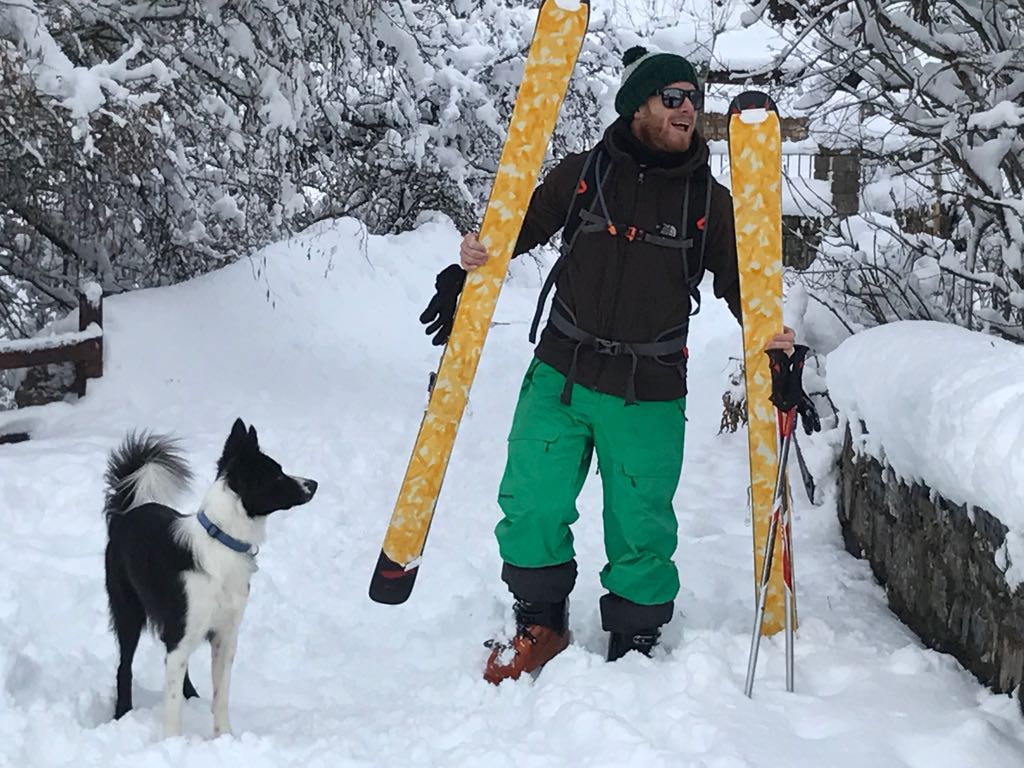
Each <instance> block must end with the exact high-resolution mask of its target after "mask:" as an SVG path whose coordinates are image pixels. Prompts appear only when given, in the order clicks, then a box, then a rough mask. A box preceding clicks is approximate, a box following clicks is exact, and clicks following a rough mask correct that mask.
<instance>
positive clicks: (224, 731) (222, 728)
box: [213, 723, 234, 739]
mask: <svg viewBox="0 0 1024 768" xmlns="http://www.w3.org/2000/svg"><path fill="white" fill-rule="evenodd" d="M233 735H234V734H233V733H232V732H231V724H230V723H225V724H224V725H216V724H215V725H214V726H213V738H215V739H219V738H220V737H221V736H233Z"/></svg>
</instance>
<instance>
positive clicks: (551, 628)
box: [484, 599, 571, 685]
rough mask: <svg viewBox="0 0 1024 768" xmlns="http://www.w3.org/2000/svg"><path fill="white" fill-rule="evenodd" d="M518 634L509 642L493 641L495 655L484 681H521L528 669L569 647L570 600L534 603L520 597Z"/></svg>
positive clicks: (491, 643) (539, 664)
mask: <svg viewBox="0 0 1024 768" xmlns="http://www.w3.org/2000/svg"><path fill="white" fill-rule="evenodd" d="M514 610H515V615H516V634H515V637H513V638H512V640H511V642H509V643H501V642H498V641H496V640H490V641H488V642H487V643H486V645H487V646H488V647H489V648H491V655H490V657H489V658H488V659H487V666H486V667H485V668H484V680H486V681H487V682H489V683H493V684H494V685H498V684H499V683H500V682H501V681H502V680H518V679H519V676H520V675H522V674H523V673H524V672H527V673H533V672H537V671H538V670H540V668H541V667H543V666H544V665H545V664H547V663H548V662H549V661H551V659H553V658H554V657H555V656H557V655H558V654H559V653H561V652H562V651H564V650H565V649H566V648H568V647H569V641H570V639H571V637H570V634H569V626H568V625H569V616H568V601H566V600H563V601H562V602H560V603H532V602H528V601H526V600H518V599H517V600H516V602H515V606H514Z"/></svg>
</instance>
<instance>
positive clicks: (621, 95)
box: [615, 45, 700, 120]
mask: <svg viewBox="0 0 1024 768" xmlns="http://www.w3.org/2000/svg"><path fill="white" fill-rule="evenodd" d="M622 63H623V65H624V66H625V69H624V70H623V71H622V85H621V86H619V92H618V93H617V94H615V111H616V112H618V113H619V114H620V115H622V116H623V117H625V118H626V119H627V120H631V119H632V118H633V114H634V113H635V112H636V111H637V110H638V109H639V108H640V105H641V104H643V103H644V102H645V101H647V99H648V98H650V97H651V96H653V95H654V94H655V93H657V92H658V89H659V88H664V87H665V86H666V85H668V84H669V83H677V82H688V83H693V84H694V86H697V87H699V86H700V83H698V82H697V70H696V69H694V68H693V64H691V63H690V62H688V61H687V60H686V59H684V58H683V57H682V56H677V55H676V54H674V53H648V51H647V49H646V48H644V47H643V46H640V45H634V46H633V47H632V48H630V49H629V50H628V51H626V53H625V54H623V56H622Z"/></svg>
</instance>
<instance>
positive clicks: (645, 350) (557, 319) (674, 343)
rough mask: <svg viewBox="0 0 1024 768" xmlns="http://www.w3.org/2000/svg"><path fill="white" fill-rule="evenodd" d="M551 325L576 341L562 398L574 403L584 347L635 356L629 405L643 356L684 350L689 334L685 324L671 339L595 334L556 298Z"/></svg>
mask: <svg viewBox="0 0 1024 768" xmlns="http://www.w3.org/2000/svg"><path fill="white" fill-rule="evenodd" d="M548 321H549V322H550V323H551V325H552V326H553V327H554V328H555V329H556V330H558V331H560V332H561V333H563V334H565V335H566V336H568V337H569V338H570V339H572V340H573V341H575V342H576V346H575V347H574V348H573V351H572V363H571V364H570V365H569V374H568V375H567V376H566V378H565V387H563V389H562V398H561V400H562V402H563V403H564V404H565V405H571V404H572V385H573V384H574V383H575V381H576V364H577V362H578V360H579V354H580V349H582V348H584V347H586V348H587V349H590V350H592V351H594V352H596V353H597V354H599V355H610V356H612V357H619V356H621V355H629V357H630V358H631V359H632V368H631V370H630V375H629V380H628V381H627V382H626V405H632V404H634V403H636V368H637V363H638V362H639V361H640V358H641V357H661V356H662V355H671V354H676V353H679V352H682V351H683V347H682V345H681V342H682V341H683V339H685V338H686V329H685V327H680V328H678V329H672V330H673V331H678V333H677V334H676V335H674V336H673V337H671V338H668V339H660V340H658V341H649V342H634V341H615V340H614V339H605V338H602V337H600V336H595V335H594V334H592V333H588V332H587V331H584V330H583V329H582V328H580V327H579V326H577V325H576V324H575V323H574V322H573V321H572V319H571V318H570V317H569V316H568V315H567V314H566V312H565V310H564V309H562V307H561V306H560V304H559V303H558V302H557V301H556V302H555V303H554V304H553V305H552V307H551V314H550V316H549V317H548Z"/></svg>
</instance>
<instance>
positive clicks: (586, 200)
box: [562, 141, 611, 253]
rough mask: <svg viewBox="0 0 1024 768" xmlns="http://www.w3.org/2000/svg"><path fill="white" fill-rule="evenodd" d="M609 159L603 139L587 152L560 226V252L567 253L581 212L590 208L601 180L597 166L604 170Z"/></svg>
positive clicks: (576, 231)
mask: <svg viewBox="0 0 1024 768" xmlns="http://www.w3.org/2000/svg"><path fill="white" fill-rule="evenodd" d="M610 161H611V156H610V155H609V154H608V150H607V149H605V146H604V141H599V142H598V143H597V144H595V145H594V148H593V149H591V150H590V152H588V153H587V157H586V159H584V161H583V169H582V170H581V171H580V177H579V180H578V181H577V182H576V190H575V191H574V192H573V197H572V202H571V203H570V204H569V210H567V211H566V213H565V224H564V225H563V227H562V252H563V253H568V251H569V249H570V248H572V246H573V243H574V241H575V240H576V235H577V234H578V231H579V226H580V221H581V214H582V213H583V211H588V210H590V204H591V202H592V201H593V200H594V196H595V194H596V193H597V185H598V184H599V183H600V181H601V180H599V179H598V178H597V172H598V169H599V167H602V166H603V167H604V168H605V169H606V170H607V168H608V164H609V163H610Z"/></svg>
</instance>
